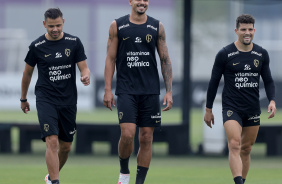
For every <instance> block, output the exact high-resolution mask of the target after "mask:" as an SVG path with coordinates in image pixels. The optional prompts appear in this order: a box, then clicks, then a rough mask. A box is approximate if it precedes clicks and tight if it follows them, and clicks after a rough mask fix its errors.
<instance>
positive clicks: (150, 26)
mask: <svg viewBox="0 0 282 184" xmlns="http://www.w3.org/2000/svg"><path fill="white" fill-rule="evenodd" d="M147 28H151V29H153V30H155V31H158V28H156V27H154V26H152V25H147Z"/></svg>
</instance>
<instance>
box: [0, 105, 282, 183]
mask: <svg viewBox="0 0 282 184" xmlns="http://www.w3.org/2000/svg"><path fill="white" fill-rule="evenodd" d="M281 118H282V117H281V112H280V111H278V112H277V114H276V117H275V118H274V119H271V120H268V119H267V113H266V110H263V113H262V115H261V121H262V124H277V123H281V124H282V122H279V120H281ZM162 119H163V121H162V122H163V124H171V123H175V124H180V123H181V111H180V109H173V110H171V111H169V112H165V113H163V114H162ZM77 121H78V122H84V123H85V122H88V123H112V124H115V123H117V113H116V110H114V112H110V111H108V110H106V109H97V110H95V111H93V112H78V116H77ZM0 122H6V123H7V122H25V123H37V117H36V112H34V111H32V112H30V113H29V114H27V115H26V114H23V113H22V112H20V111H19V112H10V111H0ZM219 123H221V122H219ZM190 126H191V128H190V136H191V147H192V149H193V151H194V153H195V152H196V151H197V148H198V145H199V144H200V143H201V141H202V136H203V135H202V130H203V126H205V125H204V123H203V113H202V111H201V109H193V110H192V111H191V124H190ZM12 136H13V137H12V141H13V151H14V153H12V154H0V184H20V183H29V184H40V183H42V184H43V183H44V181H43V179H44V177H45V175H46V173H47V169H46V164H45V158H44V150H45V144H44V143H43V142H41V141H39V140H36V141H34V142H33V143H32V147H33V153H32V154H24V155H20V154H18V153H17V150H18V130H17V129H13V130H12ZM93 147H94V148H95V149H93V151H94V154H91V155H76V154H74V152H73V151H72V152H71V154H70V157H69V160H68V162H67V164H66V165H65V167H64V169H63V170H62V172H61V173H60V180H61V183H63V184H90V183H91V184H93V183H94V184H95V183H97V184H98V183H99V184H112V183H117V179H118V174H119V162H118V158H117V157H116V156H110V154H109V150H110V147H109V145H108V144H107V143H93ZM252 155H253V156H252V164H251V169H250V172H249V175H248V178H247V182H246V184H280V183H281V184H282V175H281V173H282V164H281V163H282V157H265V145H264V144H256V145H255V146H254V150H253V152H252ZM130 170H131V182H130V184H134V180H135V174H136V157H135V156H134V155H133V156H132V157H131V159H130ZM146 183H147V184H161V183H162V184H182V183H183V184H187V183H188V184H228V183H230V184H233V183H234V182H233V181H232V176H231V172H230V170H229V165H228V158H227V157H226V156H214V157H211V156H197V155H195V154H191V155H187V156H181V157H172V156H168V155H167V145H166V144H165V143H154V145H153V159H152V162H151V166H150V170H149V173H148V176H147V179H146Z"/></svg>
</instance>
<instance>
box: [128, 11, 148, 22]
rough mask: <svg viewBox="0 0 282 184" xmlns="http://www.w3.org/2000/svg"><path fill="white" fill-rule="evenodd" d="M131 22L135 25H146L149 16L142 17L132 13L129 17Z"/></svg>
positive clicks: (143, 15)
mask: <svg viewBox="0 0 282 184" xmlns="http://www.w3.org/2000/svg"><path fill="white" fill-rule="evenodd" d="M129 21H130V22H131V23H134V24H144V23H146V21H147V15H146V14H145V13H144V14H142V15H140V14H137V13H132V12H131V14H130V16H129Z"/></svg>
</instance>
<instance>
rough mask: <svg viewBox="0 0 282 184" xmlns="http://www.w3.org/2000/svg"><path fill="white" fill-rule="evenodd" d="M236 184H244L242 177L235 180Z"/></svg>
mask: <svg viewBox="0 0 282 184" xmlns="http://www.w3.org/2000/svg"><path fill="white" fill-rule="evenodd" d="M234 181H235V184H244V183H243V178H242V176H236V177H235V178H234Z"/></svg>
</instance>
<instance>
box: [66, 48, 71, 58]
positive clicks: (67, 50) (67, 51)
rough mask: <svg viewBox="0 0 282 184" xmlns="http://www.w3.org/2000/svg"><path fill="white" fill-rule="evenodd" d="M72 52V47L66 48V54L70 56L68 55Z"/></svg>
mask: <svg viewBox="0 0 282 184" xmlns="http://www.w3.org/2000/svg"><path fill="white" fill-rule="evenodd" d="M70 53H71V50H70V49H66V50H65V54H66V56H68V57H69V56H70Z"/></svg>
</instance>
